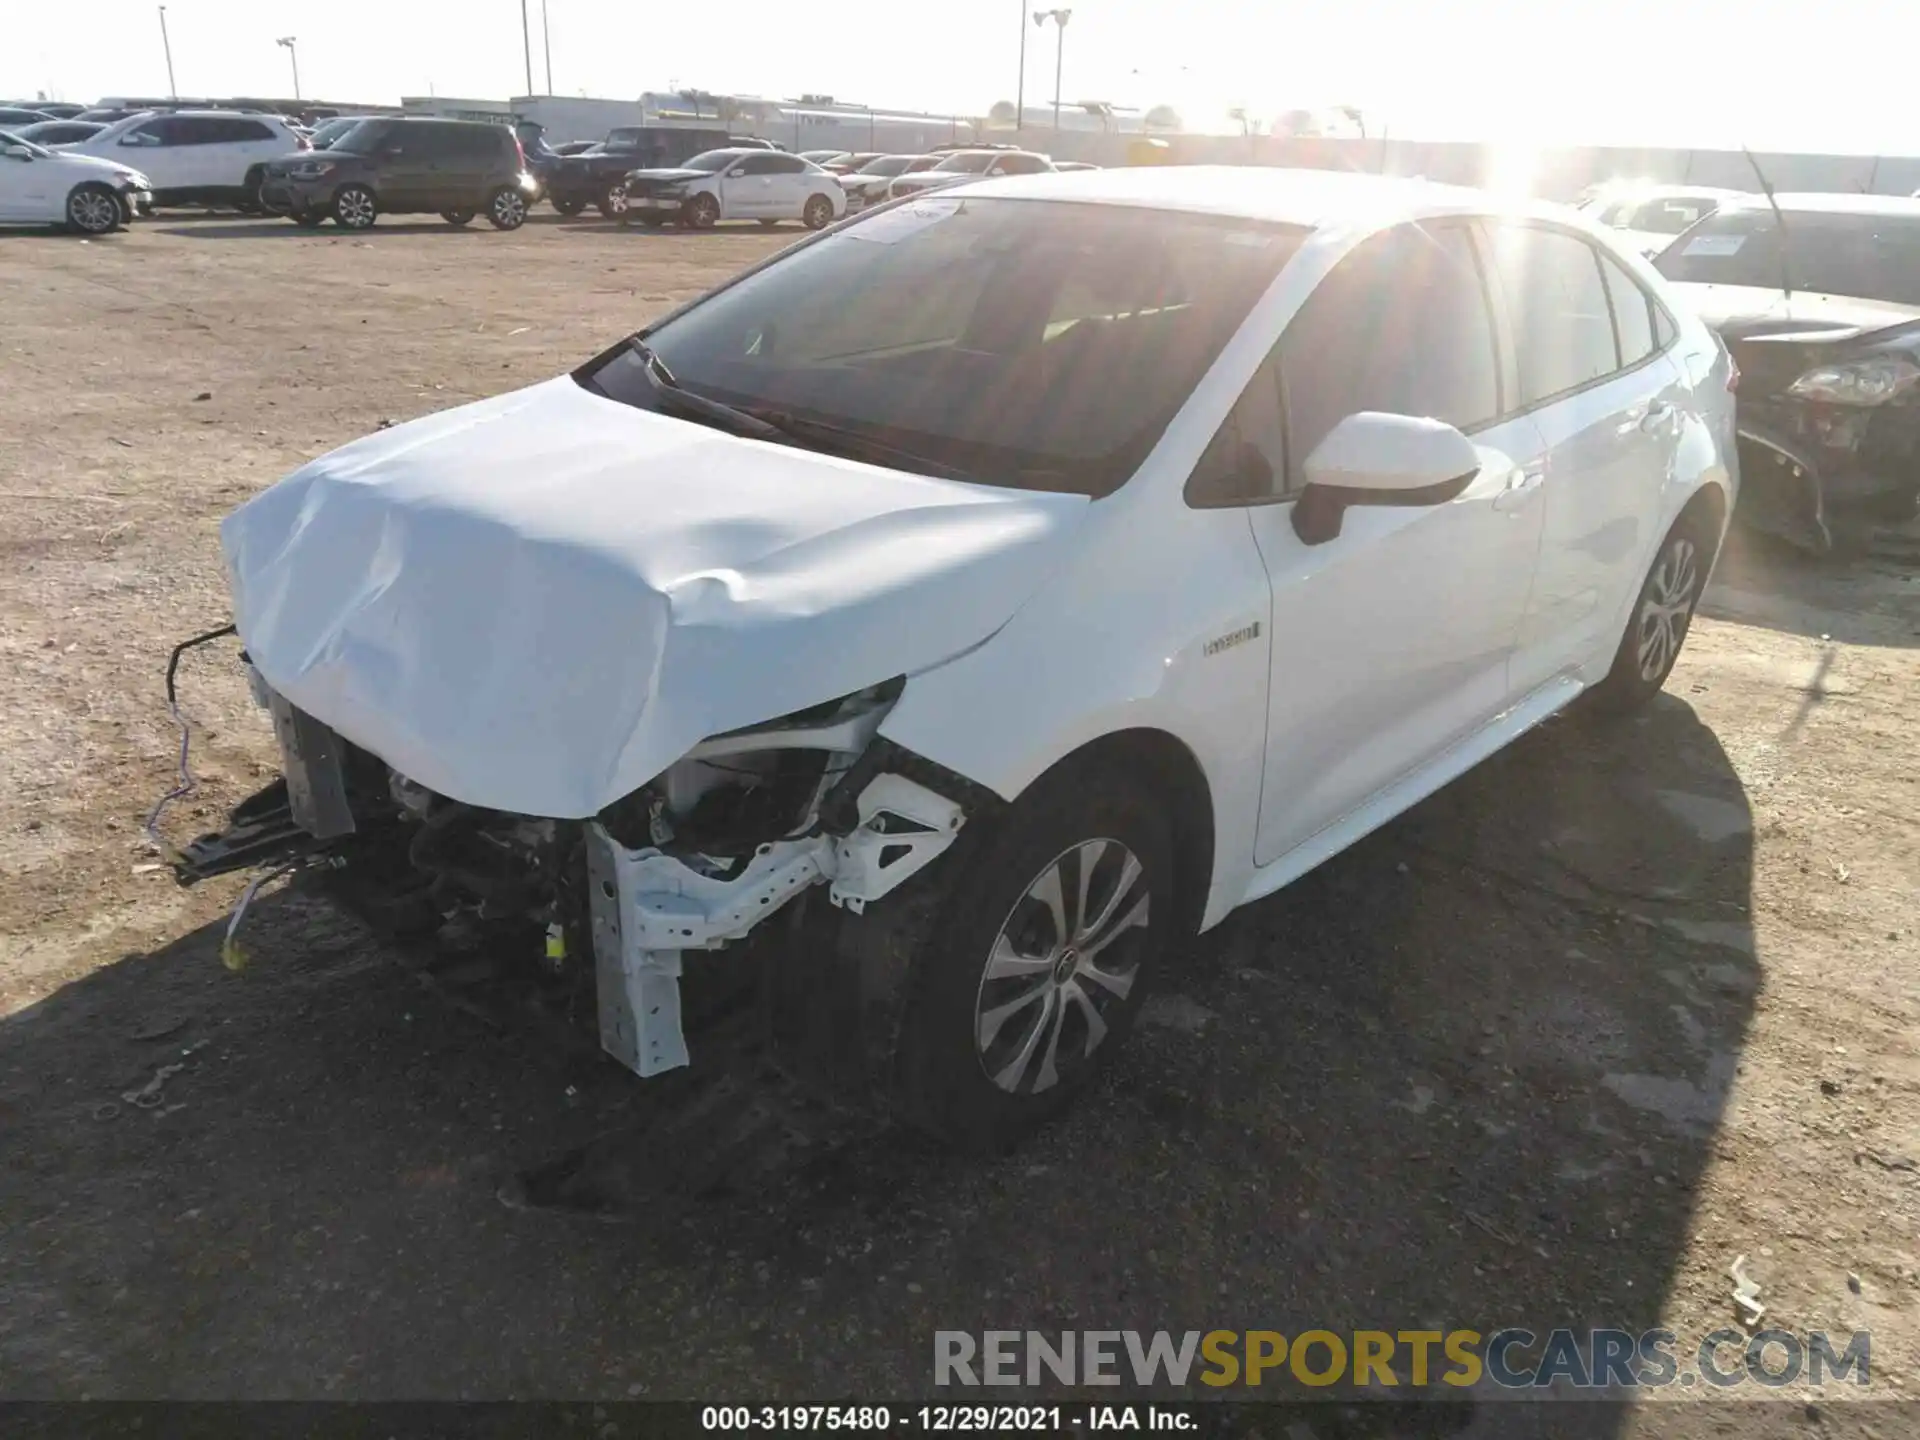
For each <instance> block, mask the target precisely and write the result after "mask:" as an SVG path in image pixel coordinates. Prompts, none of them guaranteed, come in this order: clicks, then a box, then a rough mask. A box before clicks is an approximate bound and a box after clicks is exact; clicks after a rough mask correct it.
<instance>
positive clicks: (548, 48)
mask: <svg viewBox="0 0 1920 1440" xmlns="http://www.w3.org/2000/svg"><path fill="white" fill-rule="evenodd" d="M540 48H541V50H542V51H543V52H544V53H545V55H546V58H547V94H549V95H551V94H553V32H552V31H551V30H549V29H548V28H547V0H540Z"/></svg>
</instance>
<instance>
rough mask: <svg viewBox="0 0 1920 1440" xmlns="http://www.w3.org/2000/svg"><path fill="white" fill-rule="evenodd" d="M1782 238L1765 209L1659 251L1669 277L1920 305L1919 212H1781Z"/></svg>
mask: <svg viewBox="0 0 1920 1440" xmlns="http://www.w3.org/2000/svg"><path fill="white" fill-rule="evenodd" d="M1786 222H1787V225H1786V241H1785V243H1784V244H1782V242H1781V238H1780V226H1779V223H1778V222H1777V221H1776V220H1775V219H1774V215H1773V211H1772V210H1771V209H1766V208H1761V207H1755V208H1752V209H1739V210H1721V211H1719V212H1717V213H1715V214H1713V215H1710V216H1708V217H1707V218H1706V219H1705V220H1702V221H1701V222H1700V223H1699V224H1698V225H1696V226H1695V227H1694V228H1693V229H1692V230H1691V231H1690V232H1688V234H1687V235H1686V236H1685V237H1684V238H1683V239H1680V240H1678V241H1676V242H1675V243H1674V244H1673V245H1671V246H1670V247H1668V248H1667V249H1666V250H1664V251H1662V252H1661V255H1660V258H1659V260H1658V262H1657V263H1656V264H1655V266H1654V268H1655V269H1657V270H1658V271H1659V272H1660V273H1661V274H1662V275H1664V276H1666V277H1667V278H1668V279H1669V280H1680V281H1689V282H1693V283H1696V284H1704V285H1753V286H1758V287H1761V288H1764V289H1768V290H1778V289H1779V288H1780V287H1781V286H1782V285H1783V284H1788V283H1790V284H1791V285H1792V286H1793V288H1794V289H1795V290H1796V291H1800V292H1804V293H1809V294H1816V295H1847V296H1851V297H1853V298H1855V299H1859V300H1888V301H1892V302H1893V303H1894V304H1898V305H1920V214H1900V215H1894V214H1873V213H1871V212H1866V213H1856V214H1847V213H1845V212H1841V211H1825V210H1790V211H1787V212H1786Z"/></svg>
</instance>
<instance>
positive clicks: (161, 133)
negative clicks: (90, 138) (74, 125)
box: [87, 115, 198, 191]
mask: <svg viewBox="0 0 1920 1440" xmlns="http://www.w3.org/2000/svg"><path fill="white" fill-rule="evenodd" d="M182 123H183V122H182V121H181V120H180V119H179V118H178V117H176V116H172V115H155V116H153V117H152V118H150V119H147V120H143V121H140V122H139V123H138V124H135V125H133V126H131V127H130V128H129V129H127V130H126V131H124V132H123V133H122V134H120V135H119V136H118V137H116V138H115V139H113V140H110V141H108V142H107V143H106V145H104V146H102V147H100V148H98V149H96V148H94V145H93V143H92V142H89V143H88V146H87V149H88V151H89V153H91V154H95V155H99V156H101V157H102V158H103V159H107V160H114V161H117V162H118V163H120V164H122V165H128V166H131V167H132V168H133V169H135V170H138V171H139V172H140V173H141V174H143V175H145V176H146V177H147V178H148V179H149V180H151V181H152V182H153V188H154V189H155V190H156V191H166V190H187V189H191V188H192V187H193V186H194V185H196V184H197V183H198V182H197V181H196V180H194V179H193V158H194V157H193V156H192V155H191V154H190V153H189V152H190V151H191V150H192V149H193V147H192V146H190V145H182V144H180V143H178V135H179V132H180V127H181V125H182Z"/></svg>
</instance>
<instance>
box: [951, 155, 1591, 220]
mask: <svg viewBox="0 0 1920 1440" xmlns="http://www.w3.org/2000/svg"><path fill="white" fill-rule="evenodd" d="M967 193H968V194H969V195H1008V196H1019V197H1021V198H1024V199H1033V200H1077V201H1084V202H1088V203H1094V204H1106V205H1133V206H1140V207H1144V208H1149V209H1156V210H1186V211H1191V212H1193V213H1196V214H1206V215H1236V216H1241V217H1243V218H1245V219H1249V220H1270V221H1275V222H1277V223H1280V224H1288V225H1308V226H1314V227H1319V226H1323V225H1330V224H1335V223H1339V222H1344V221H1352V220H1359V219H1367V220H1374V221H1378V220H1381V219H1406V220H1417V219H1420V218H1423V217H1428V216H1439V215H1450V214H1460V213H1470V214H1495V213H1498V214H1513V215H1541V216H1550V217H1553V218H1558V219H1562V220H1567V219H1571V218H1572V216H1573V212H1572V211H1569V210H1567V209H1565V208H1564V207H1562V206H1558V205H1549V204H1547V203H1545V202H1543V201H1535V200H1527V199H1524V198H1522V199H1509V198H1507V197H1505V196H1501V195H1496V194H1493V193H1491V192H1488V191H1484V190H1470V189H1467V188H1466V187H1464V186H1459V185H1441V184H1438V183H1436V182H1434V181H1430V180H1410V179H1402V178H1399V177H1397V176H1389V175H1365V174H1357V173H1354V172H1352V171H1345V170H1285V169H1279V168H1275V167H1270V166H1255V165H1142V166H1129V167H1126V168H1123V169H1114V170H1065V171H1060V170H1055V171H1047V172H1045V173H1043V174H1039V175H1019V176H1010V177H1008V178H1005V179H995V180H984V181H979V182H977V183H974V184H971V185H969V186H967Z"/></svg>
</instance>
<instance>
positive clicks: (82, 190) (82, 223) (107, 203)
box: [67, 185, 125, 235]
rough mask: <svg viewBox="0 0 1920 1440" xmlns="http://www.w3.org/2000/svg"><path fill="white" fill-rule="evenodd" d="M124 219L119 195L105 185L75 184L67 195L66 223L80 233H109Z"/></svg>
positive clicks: (116, 228)
mask: <svg viewBox="0 0 1920 1440" xmlns="http://www.w3.org/2000/svg"><path fill="white" fill-rule="evenodd" d="M124 220H125V212H123V211H122V210H121V208H120V197H119V196H118V195H116V194H114V193H113V191H111V190H109V189H108V188H107V187H106V186H105V185H76V186H74V187H73V193H72V194H70V195H68V196H67V224H69V225H71V226H72V227H73V228H74V229H75V230H78V231H79V232H80V233H81V234H82V235H110V234H112V233H113V232H114V231H115V230H118V229H119V228H120V226H121V224H122V223H123V222H124Z"/></svg>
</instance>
